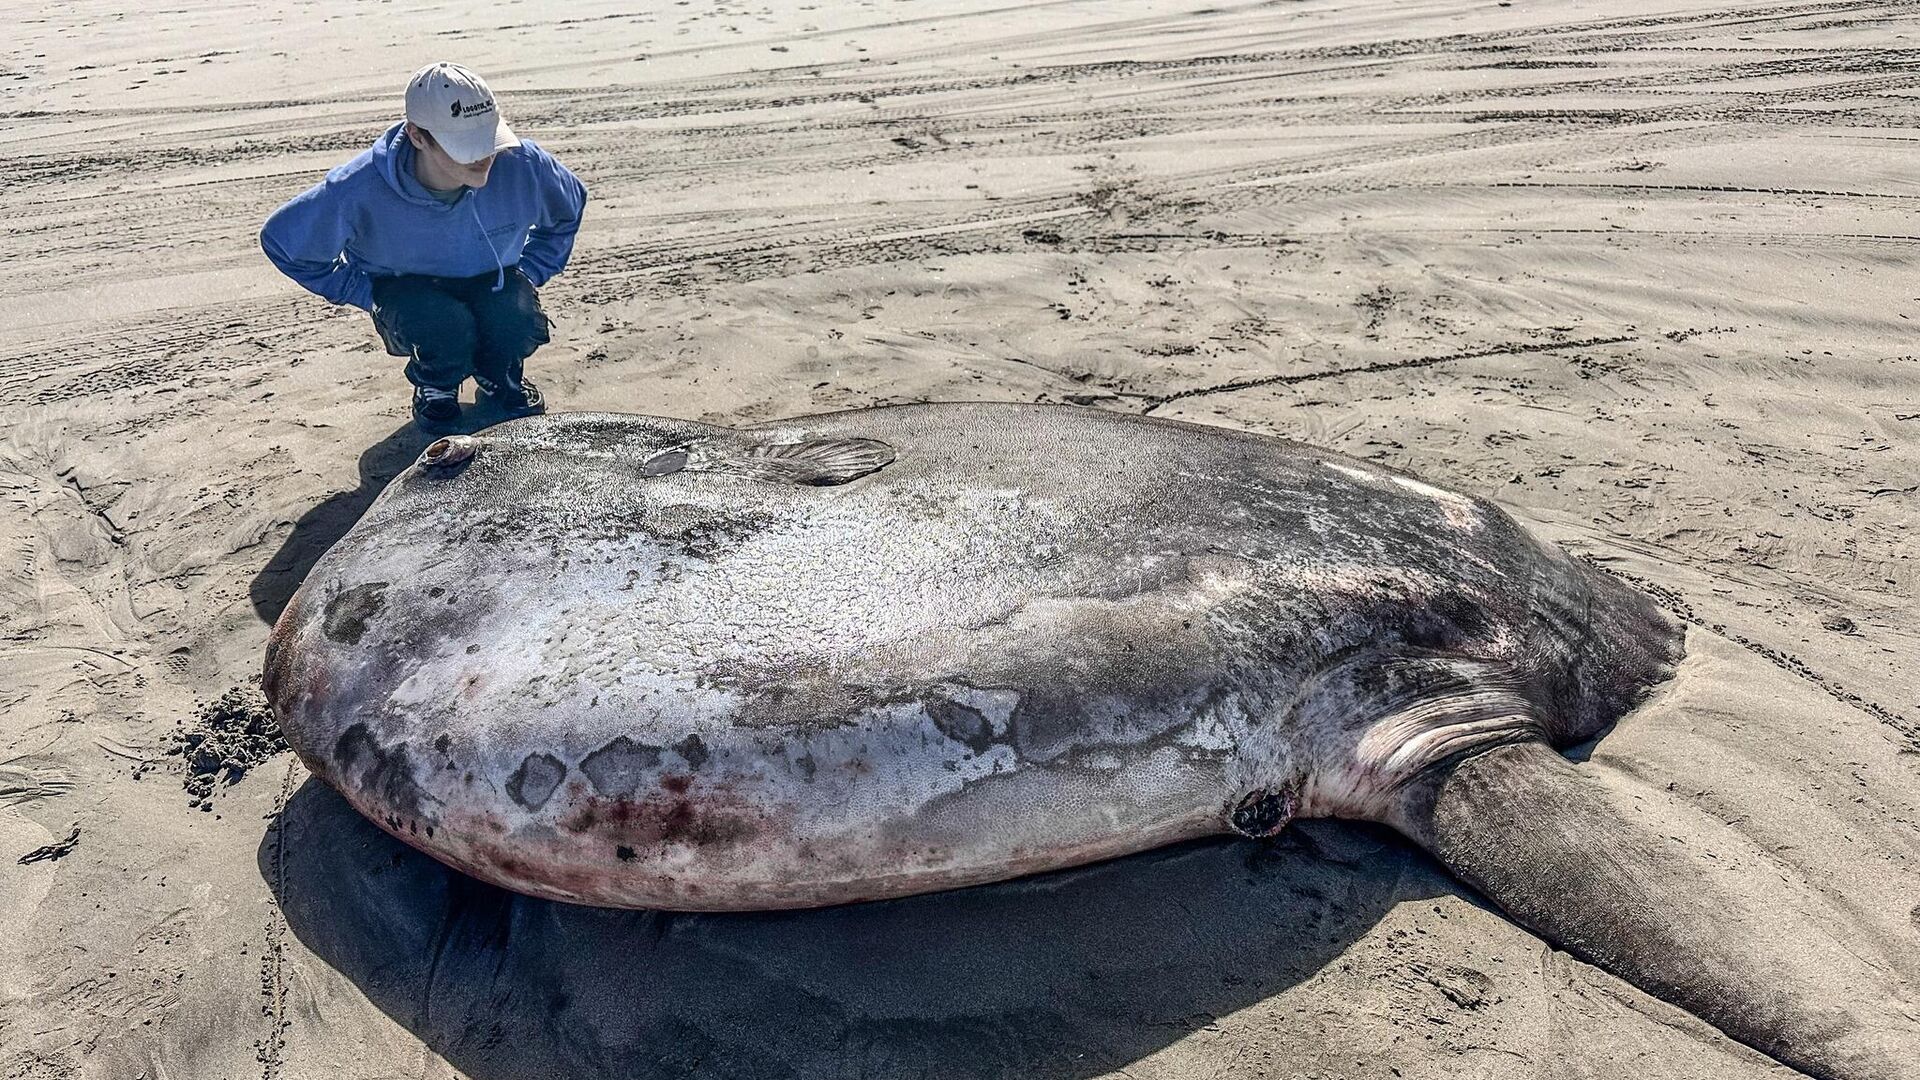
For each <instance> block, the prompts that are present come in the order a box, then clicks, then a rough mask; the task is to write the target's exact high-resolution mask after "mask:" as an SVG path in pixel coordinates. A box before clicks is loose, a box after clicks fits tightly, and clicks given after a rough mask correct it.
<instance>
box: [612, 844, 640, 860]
mask: <svg viewBox="0 0 1920 1080" xmlns="http://www.w3.org/2000/svg"><path fill="white" fill-rule="evenodd" d="M613 854H614V856H615V857H616V858H618V859H619V860H620V861H621V862H632V861H633V860H635V859H637V858H639V857H640V853H639V852H637V851H635V850H633V849H632V848H630V847H628V846H627V845H625V844H619V845H616V846H615V847H614V849H613Z"/></svg>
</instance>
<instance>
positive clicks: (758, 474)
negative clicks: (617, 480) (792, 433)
mask: <svg viewBox="0 0 1920 1080" xmlns="http://www.w3.org/2000/svg"><path fill="white" fill-rule="evenodd" d="M892 461H893V447H891V446H888V445H887V444H886V443H883V442H880V441H879V440H877V439H802V440H799V441H797V442H751V443H740V442H735V441H733V440H731V439H728V440H720V439H715V440H712V441H709V442H702V443H698V444H695V445H694V446H693V447H692V448H691V452H690V456H689V458H688V460H687V464H686V467H687V468H688V469H695V470H699V471H702V472H718V473H729V474H732V475H734V476H744V477H748V478H750V479H754V480H765V481H769V482H773V483H786V484H804V485H806V486H808V487H831V486H833V485H836V484H845V483H847V482H849V481H853V480H858V479H860V478H861V477H863V476H866V475H868V474H869V473H874V472H878V471H880V470H881V469H883V468H885V467H886V466H887V465H888V464H889V463H891V462H892Z"/></svg>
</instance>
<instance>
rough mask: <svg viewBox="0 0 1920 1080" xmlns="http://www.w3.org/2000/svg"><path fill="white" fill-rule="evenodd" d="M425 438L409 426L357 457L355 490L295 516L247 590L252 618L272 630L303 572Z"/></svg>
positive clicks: (416, 452)
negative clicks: (278, 546)
mask: <svg viewBox="0 0 1920 1080" xmlns="http://www.w3.org/2000/svg"><path fill="white" fill-rule="evenodd" d="M427 441H428V437H427V436H426V435H423V434H421V432H420V430H419V429H418V428H416V427H414V426H413V423H412V422H411V421H408V422H407V423H404V424H402V425H400V426H399V427H397V428H395V429H394V430H393V433H392V434H390V435H388V436H387V437H386V438H384V439H381V440H380V441H379V442H377V443H374V444H373V445H372V446H369V447H367V449H366V450H365V451H363V452H362V453H361V454H360V486H359V487H357V488H355V489H354V490H352V491H342V492H338V493H336V494H333V495H330V496H328V497H327V498H326V499H324V500H322V501H321V502H320V503H319V504H318V505H316V506H315V507H314V508H313V509H311V510H309V511H307V512H306V513H304V514H302V515H300V520H299V521H296V522H294V523H293V531H292V532H290V533H288V534H287V539H286V542H285V543H283V544H281V545H280V550H279V551H277V552H275V553H274V555H273V558H271V559H268V560H267V564H266V565H265V566H263V567H261V568H260V572H259V573H258V574H256V575H254V578H253V582H252V584H250V585H249V586H248V587H247V593H248V596H249V597H250V598H251V599H252V601H253V611H254V614H256V615H258V616H259V617H260V621H261V622H263V623H266V624H267V625H268V626H272V625H273V624H274V623H275V622H277V621H278V620H279V618H280V613H281V612H282V611H284V610H286V606H287V601H288V600H289V599H291V598H292V597H293V593H294V590H296V589H298V588H299V587H300V583H301V582H302V581H305V580H306V579H307V572H308V571H310V570H312V569H313V564H314V563H316V562H319V561H320V556H322V555H324V554H326V553H327V549H328V548H330V547H332V546H333V545H334V544H335V543H337V542H338V541H339V540H340V538H341V537H343V536H345V535H347V530H348V529H351V528H353V526H354V523H355V522H357V521H359V520H360V516H361V515H362V514H365V513H366V512H367V507H369V506H372V505H373V500H374V499H376V498H378V497H379V496H380V493H381V492H382V491H384V490H386V487H387V482H388V481H389V480H392V479H393V478H394V477H396V476H398V475H400V473H401V471H402V470H404V469H405V468H406V467H407V466H408V465H411V464H413V460H414V459H415V458H417V457H419V456H420V451H422V450H424V449H426V445H427Z"/></svg>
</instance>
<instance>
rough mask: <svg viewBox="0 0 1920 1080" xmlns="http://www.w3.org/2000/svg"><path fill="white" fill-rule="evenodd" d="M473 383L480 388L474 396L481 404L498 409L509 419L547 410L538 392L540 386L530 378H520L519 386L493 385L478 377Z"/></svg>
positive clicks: (533, 414)
mask: <svg viewBox="0 0 1920 1080" xmlns="http://www.w3.org/2000/svg"><path fill="white" fill-rule="evenodd" d="M474 383H475V385H477V386H478V387H479V388H480V389H479V392H478V393H477V394H475V395H474V396H475V397H476V398H478V399H479V400H480V401H481V402H482V403H483V404H487V405H491V406H492V407H494V408H495V409H498V410H499V411H500V415H502V416H504V417H506V418H507V419H509V420H511V419H513V418H515V417H519V416H539V415H540V414H541V413H543V412H546V411H547V399H546V397H545V396H544V395H542V394H541V393H540V388H539V387H537V386H535V385H533V380H532V379H521V380H520V385H519V386H494V385H492V384H490V383H484V382H480V381H479V380H478V379H475V380H474Z"/></svg>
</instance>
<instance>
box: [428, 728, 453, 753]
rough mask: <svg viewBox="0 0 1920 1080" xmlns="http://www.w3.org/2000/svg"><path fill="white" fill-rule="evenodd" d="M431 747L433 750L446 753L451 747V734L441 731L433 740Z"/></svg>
mask: <svg viewBox="0 0 1920 1080" xmlns="http://www.w3.org/2000/svg"><path fill="white" fill-rule="evenodd" d="M433 748H434V749H435V750H438V751H440V752H441V753H443V754H444V753H446V752H447V751H448V750H450V749H452V748H453V736H451V735H449V734H447V733H446V732H444V731H443V732H441V733H440V737H439V738H437V739H435V740H433Z"/></svg>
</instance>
